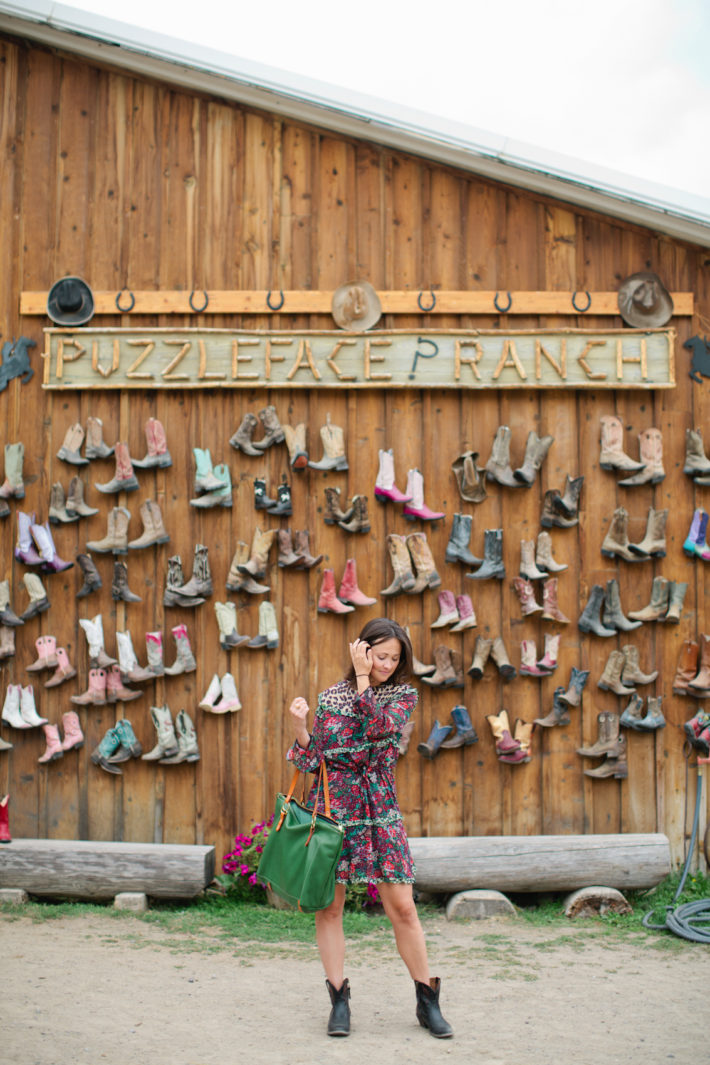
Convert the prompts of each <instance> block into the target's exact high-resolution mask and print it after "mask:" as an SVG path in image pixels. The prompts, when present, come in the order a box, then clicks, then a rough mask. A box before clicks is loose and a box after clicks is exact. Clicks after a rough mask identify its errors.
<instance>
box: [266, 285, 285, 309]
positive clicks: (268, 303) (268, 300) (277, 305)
mask: <svg viewBox="0 0 710 1065" xmlns="http://www.w3.org/2000/svg"><path fill="white" fill-rule="evenodd" d="M279 295H280V296H281V303H272V302H271V289H269V291H268V292H267V293H266V306H267V307H268V308H269V310H270V311H280V310H281V308H282V307H283V305H284V294H283V289H281V288H280V289H279Z"/></svg>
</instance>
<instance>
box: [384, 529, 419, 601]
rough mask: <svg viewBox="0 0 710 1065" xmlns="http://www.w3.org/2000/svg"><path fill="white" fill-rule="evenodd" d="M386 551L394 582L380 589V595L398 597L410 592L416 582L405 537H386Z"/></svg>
mask: <svg viewBox="0 0 710 1065" xmlns="http://www.w3.org/2000/svg"><path fill="white" fill-rule="evenodd" d="M387 549H388V551H389V556H390V562H391V563H392V569H393V570H394V580H393V581H392V583H391V584H390V585H388V586H387V588H383V589H382V591H381V592H380V595H400V594H401V593H402V592H411V591H412V589H413V588H414V587H415V584H416V580H415V577H414V573H413V572H412V559H411V556H410V554H409V551H408V549H407V540H406V537H404V536H400V535H399V534H398V533H390V534H389V536H388V537H387Z"/></svg>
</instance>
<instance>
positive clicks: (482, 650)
mask: <svg viewBox="0 0 710 1065" xmlns="http://www.w3.org/2000/svg"><path fill="white" fill-rule="evenodd" d="M492 647H493V640H488V639H486V637H485V636H478V637H477V638H476V643H475V646H474V649H473V661H472V662H471V665H470V666H469V667H468V670H467V671H466V672H467V673H469V674H470V676H472V677H475V678H476V679H478V678H480V677H482V676H483V670H484V669H485V668H486V662H487V661H488V658H489V655H490V653H491V649H492ZM513 673H515V670H513Z"/></svg>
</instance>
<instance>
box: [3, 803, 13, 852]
mask: <svg viewBox="0 0 710 1065" xmlns="http://www.w3.org/2000/svg"><path fill="white" fill-rule="evenodd" d="M9 802H10V796H9V795H6V796H5V797H4V798H2V799H0V843H12V836H11V835H10V821H9V810H8V804H9Z"/></svg>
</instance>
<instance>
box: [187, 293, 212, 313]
mask: <svg viewBox="0 0 710 1065" xmlns="http://www.w3.org/2000/svg"><path fill="white" fill-rule="evenodd" d="M194 295H195V289H193V290H192V292H191V293H190V306H191V307H192V309H193V311H194V312H195V314H202V312H203V311H204V310H206V309H207V304H208V303H209V302H210V298H209V296H208V295H207V293H206V291H205V290H204V289H202V295H203V296H204V297H205V302H204V303H203V304H202V306H201V307H196V306H195V304H194V303H193V300H192V297H193V296H194Z"/></svg>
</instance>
